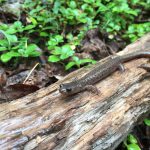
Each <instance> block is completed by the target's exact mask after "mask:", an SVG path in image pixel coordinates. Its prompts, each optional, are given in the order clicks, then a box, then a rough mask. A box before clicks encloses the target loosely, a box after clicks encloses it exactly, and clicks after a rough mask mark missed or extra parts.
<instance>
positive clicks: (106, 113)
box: [0, 34, 150, 150]
mask: <svg viewBox="0 0 150 150" xmlns="http://www.w3.org/2000/svg"><path fill="white" fill-rule="evenodd" d="M148 48H150V34H147V35H146V36H144V37H143V38H141V39H140V40H138V41H136V42H135V43H133V44H131V45H129V46H127V47H126V48H125V49H124V50H123V51H122V52H120V53H119V54H118V55H122V54H126V53H128V52H132V51H138V50H147V49H148ZM103 61H107V58H106V59H105V60H103ZM103 61H100V62H99V63H98V64H100V63H103ZM147 62H148V61H147V59H138V60H134V61H130V62H128V63H125V68H126V71H125V72H124V73H121V72H119V71H116V72H115V73H113V74H112V75H111V76H109V77H108V78H106V79H104V80H103V81H101V82H99V83H97V84H96V86H97V87H98V88H99V89H100V91H101V95H95V94H93V93H90V92H88V91H85V92H82V93H79V94H76V95H74V96H70V97H62V96H61V94H60V93H59V92H58V90H57V88H58V86H59V84H60V83H62V82H68V81H70V80H72V78H73V77H75V76H76V77H77V78H80V77H81V76H82V75H84V74H85V73H87V72H88V71H90V70H91V69H93V67H86V68H83V69H79V70H77V71H75V72H73V73H71V74H69V75H68V76H66V77H65V78H64V79H63V80H61V81H59V82H57V83H56V84H53V85H51V86H49V87H46V88H43V89H41V90H39V91H37V92H35V93H32V94H30V95H28V96H25V97H23V98H20V99H17V100H14V101H12V102H7V103H2V104H0V149H3V150H5V149H12V148H16V149H25V150H30V149H38V150H39V149H40V150H47V149H49V150H50V149H55V150H68V149H71V150H80V149H84V150H86V149H94V150H103V149H111V150H112V149H114V148H115V147H116V146H117V145H118V144H119V143H120V142H121V141H122V140H123V139H124V138H125V137H126V136H127V134H128V133H129V132H130V131H131V129H132V128H133V127H134V125H135V124H136V123H137V121H138V120H139V119H140V118H141V116H143V115H144V114H147V113H148V111H149V110H150V79H144V78H143V75H144V74H145V73H146V71H145V70H143V69H141V68H137V67H138V66H139V65H140V64H143V63H147ZM98 64H97V65H98Z"/></svg>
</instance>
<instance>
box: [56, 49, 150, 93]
mask: <svg viewBox="0 0 150 150" xmlns="http://www.w3.org/2000/svg"><path fill="white" fill-rule="evenodd" d="M138 58H150V51H137V52H133V53H129V54H126V55H123V56H115V57H112V58H111V59H109V60H108V61H106V62H104V63H103V64H100V65H99V66H97V67H96V68H94V69H93V70H92V71H90V72H89V73H87V74H86V75H85V76H83V77H82V78H80V79H78V80H75V81H71V82H69V83H63V84H60V86H59V92H60V93H61V94H63V95H72V94H76V93H79V92H81V91H84V90H91V91H92V92H96V93H99V91H98V89H97V88H96V87H95V86H93V84H95V83H97V82H98V81H101V80H102V79H104V78H106V77H108V76H109V75H110V74H112V73H113V72H115V71H116V70H118V69H119V68H120V69H123V66H122V63H125V62H127V61H130V60H133V59H138Z"/></svg>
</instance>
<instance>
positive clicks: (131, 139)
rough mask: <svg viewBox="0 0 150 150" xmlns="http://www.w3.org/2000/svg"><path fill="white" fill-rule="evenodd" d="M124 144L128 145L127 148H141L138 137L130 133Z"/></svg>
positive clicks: (133, 149)
mask: <svg viewBox="0 0 150 150" xmlns="http://www.w3.org/2000/svg"><path fill="white" fill-rule="evenodd" d="M124 145H125V146H126V148H127V150H141V148H140V147H139V145H138V142H137V139H136V138H135V137H134V135H132V134H129V135H128V137H127V139H126V140H125V141H124Z"/></svg>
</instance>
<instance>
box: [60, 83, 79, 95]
mask: <svg viewBox="0 0 150 150" xmlns="http://www.w3.org/2000/svg"><path fill="white" fill-rule="evenodd" d="M79 89H80V87H77V86H76V85H72V84H70V83H65V84H60V86H59V92H60V93H61V94H63V95H72V94H75V93H78V92H79V91H80V90H79Z"/></svg>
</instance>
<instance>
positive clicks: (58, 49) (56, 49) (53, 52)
mask: <svg viewBox="0 0 150 150" xmlns="http://www.w3.org/2000/svg"><path fill="white" fill-rule="evenodd" d="M51 53H52V54H54V55H60V54H61V53H62V51H61V48H60V47H55V50H53V51H51Z"/></svg>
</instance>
